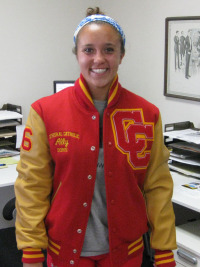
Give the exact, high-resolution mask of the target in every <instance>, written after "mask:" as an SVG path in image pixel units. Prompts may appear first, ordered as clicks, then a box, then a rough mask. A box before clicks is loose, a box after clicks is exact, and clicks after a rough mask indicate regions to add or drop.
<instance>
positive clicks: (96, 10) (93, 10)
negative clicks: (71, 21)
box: [86, 7, 105, 17]
mask: <svg viewBox="0 0 200 267" xmlns="http://www.w3.org/2000/svg"><path fill="white" fill-rule="evenodd" d="M96 14H100V15H105V13H104V12H102V11H101V10H100V8H99V7H95V8H92V7H88V9H87V10H86V17H88V16H91V15H96Z"/></svg>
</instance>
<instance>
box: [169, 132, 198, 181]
mask: <svg viewBox="0 0 200 267" xmlns="http://www.w3.org/2000/svg"><path fill="white" fill-rule="evenodd" d="M164 136H166V137H167V138H169V139H171V141H173V140H175V141H174V142H171V143H169V144H168V148H169V150H170V160H169V167H170V169H172V170H175V171H178V172H181V173H183V174H185V175H189V176H193V177H196V178H200V131H198V130H195V129H186V130H180V131H170V132H165V133H164Z"/></svg>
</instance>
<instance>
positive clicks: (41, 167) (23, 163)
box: [14, 108, 54, 249]
mask: <svg viewBox="0 0 200 267" xmlns="http://www.w3.org/2000/svg"><path fill="white" fill-rule="evenodd" d="M53 170H54V167H53V163H52V158H51V155H50V149H49V143H48V139H47V133H46V128H45V125H44V122H43V121H42V119H41V117H40V116H39V115H38V114H37V112H36V111H35V110H34V109H33V108H31V110H30V114H29V117H28V120H27V124H26V128H25V131H24V137H23V141H22V147H21V151H20V161H19V163H18V165H17V171H18V178H17V180H16V182H15V185H14V187H15V195H16V210H17V215H16V239H17V246H18V249H24V248H27V247H31V248H43V249H45V248H46V247H47V243H48V240H47V235H46V229H45V225H44V218H45V217H46V214H47V212H48V210H49V207H50V194H51V190H52V180H53Z"/></svg>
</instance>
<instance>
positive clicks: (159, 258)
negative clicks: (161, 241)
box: [154, 249, 176, 267]
mask: <svg viewBox="0 0 200 267" xmlns="http://www.w3.org/2000/svg"><path fill="white" fill-rule="evenodd" d="M154 258H155V265H156V266H157V267H174V266H176V262H175V260H174V253H173V252H172V251H171V250H163V251H161V250H157V249H156V250H155V256H154Z"/></svg>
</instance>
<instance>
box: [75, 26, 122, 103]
mask: <svg viewBox="0 0 200 267" xmlns="http://www.w3.org/2000/svg"><path fill="white" fill-rule="evenodd" d="M123 56H124V55H122V54H121V50H120V40H119V36H118V34H117V33H116V31H115V30H114V29H113V27H112V26H111V25H109V24H93V23H92V24H88V25H86V26H84V28H83V29H82V30H81V31H80V33H79V38H78V42H77V60H78V63H79V66H80V70H81V73H82V75H83V77H84V79H85V81H86V82H87V85H88V87H89V90H90V93H91V95H92V98H93V99H95V100H106V99H107V97H108V92H109V89H110V86H111V84H112V82H113V80H114V78H115V76H116V75H117V71H118V67H119V64H120V63H121V61H122V58H123Z"/></svg>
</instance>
